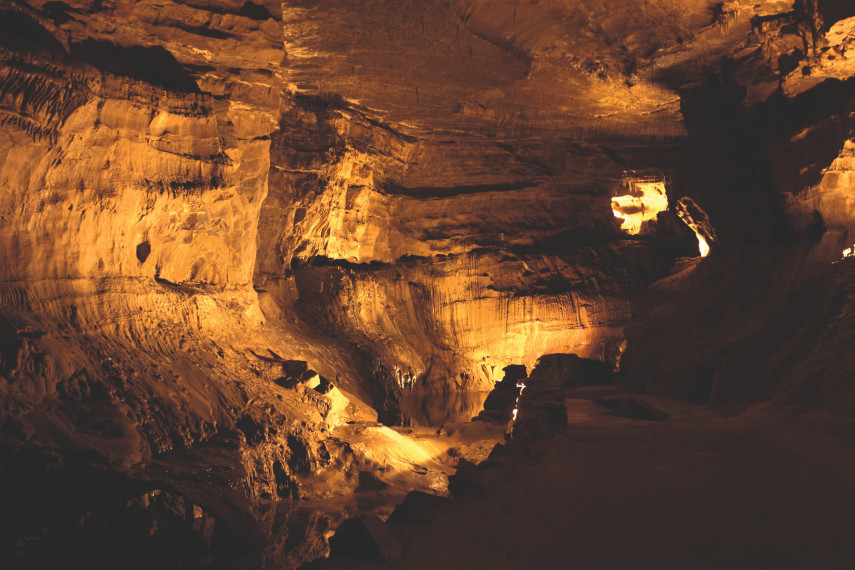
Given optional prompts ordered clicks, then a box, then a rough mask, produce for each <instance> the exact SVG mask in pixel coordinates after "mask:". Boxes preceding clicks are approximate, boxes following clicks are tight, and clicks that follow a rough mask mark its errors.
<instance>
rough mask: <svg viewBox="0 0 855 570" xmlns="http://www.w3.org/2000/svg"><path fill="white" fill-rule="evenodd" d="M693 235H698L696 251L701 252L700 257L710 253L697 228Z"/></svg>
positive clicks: (708, 246)
mask: <svg viewBox="0 0 855 570" xmlns="http://www.w3.org/2000/svg"><path fill="white" fill-rule="evenodd" d="M695 235H696V236H698V251H699V252H700V253H701V257H706V256H707V255H709V253H710V245H709V244H708V243H707V240H706V239H704V236H702V235H701V234H699V233H698V231H697V230H695Z"/></svg>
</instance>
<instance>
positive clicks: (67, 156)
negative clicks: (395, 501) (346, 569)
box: [0, 0, 855, 567]
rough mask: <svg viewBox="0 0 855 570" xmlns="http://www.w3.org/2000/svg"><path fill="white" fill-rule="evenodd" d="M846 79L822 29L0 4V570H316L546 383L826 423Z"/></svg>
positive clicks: (842, 390) (710, 6)
mask: <svg viewBox="0 0 855 570" xmlns="http://www.w3.org/2000/svg"><path fill="white" fill-rule="evenodd" d="M853 77H855V9H853V8H852V6H851V3H850V2H848V1H847V0H794V1H790V0H754V1H748V0H728V1H726V2H712V1H709V0H682V1H679V2H672V1H669V0H600V1H598V2H593V3H592V2H582V1H580V0H551V1H548V2H544V1H543V0H540V1H538V0H475V1H467V2H463V1H462V0H461V1H458V0H451V1H445V0H442V1H441V0H428V1H424V2H422V1H418V2H416V1H411V2H401V1H400V0H366V1H365V2H358V3H355V2H345V1H343V0H286V1H285V2H283V3H279V2H270V1H268V0H258V1H257V2H255V1H241V0H211V1H207V2H197V1H196V0H186V1H184V0H167V1H160V2H154V1H151V0H145V1H142V2H131V1H128V0H80V1H77V0H67V1H63V2H57V1H49V2H44V1H42V0H28V1H24V0H0V190H2V192H0V243H2V244H3V245H4V249H3V252H4V255H3V256H2V258H1V259H0V402H2V406H0V456H2V458H3V461H0V496H2V497H3V499H4V500H5V501H7V503H8V505H9V506H8V509H7V513H11V514H10V515H8V516H6V517H4V518H5V519H6V520H4V522H3V524H2V525H0V535H2V540H3V545H2V547H0V556H2V557H0V560H4V561H17V562H16V563H20V564H22V565H25V566H26V565H29V566H34V567H35V566H40V565H41V566H44V565H46V564H47V565H51V564H55V563H56V561H57V560H61V559H62V558H64V557H66V556H77V557H79V559H81V560H86V561H89V562H91V563H92V565H95V566H98V565H112V566H117V565H118V566H122V565H125V566H134V565H137V566H140V567H146V566H151V565H157V564H162V565H166V566H170V565H171V566H176V567H194V566H198V565H201V564H205V563H210V562H214V561H215V562H217V563H221V562H222V563H224V564H225V563H234V564H238V565H239V564H246V565H251V564H267V565H270V566H277V565H279V566H284V567H287V566H288V565H292V564H296V563H298V562H301V561H305V560H309V559H312V558H315V557H318V556H321V555H323V554H324V552H326V548H327V546H326V543H325V541H324V538H323V536H324V532H326V531H327V530H328V529H329V528H331V527H333V526H335V524H336V522H337V521H338V520H339V519H340V518H342V517H343V516H345V515H346V514H353V513H350V512H348V511H354V510H360V509H361V507H362V506H365V505H368V506H365V509H363V510H366V511H371V509H372V508H375V510H376V509H379V508H380V507H379V506H378V505H380V503H382V502H383V501H386V502H387V503H388V502H389V501H391V500H392V499H391V497H393V496H400V495H402V493H404V492H406V491H408V490H411V489H420V490H422V491H424V492H430V493H435V494H443V493H445V491H446V489H445V487H446V486H447V475H448V474H449V473H450V472H451V471H452V470H453V468H454V465H455V464H456V462H457V461H458V460H459V459H460V458H461V457H462V458H464V459H466V457H468V458H469V459H471V460H473V461H474V460H477V459H478V458H481V457H482V456H484V455H485V453H486V452H485V449H484V448H483V445H486V443H483V442H488V441H492V440H491V439H490V438H497V437H501V429H502V428H501V427H499V428H498V431H496V429H495V426H492V427H490V426H486V425H483V426H476V427H469V428H467V429H469V430H474V431H467V429H463V428H461V429H459V430H455V429H451V430H446V431H444V432H440V433H439V434H436V433H434V431H435V430H428V431H419V430H417V429H414V430H410V431H406V430H397V431H396V430H393V429H390V428H388V427H385V426H383V425H381V424H379V423H377V420H378V418H379V419H380V420H382V421H385V422H386V423H393V420H394V418H396V417H398V416H399V415H400V409H399V406H398V402H399V399H400V397H401V394H402V392H403V391H404V390H410V391H415V392H433V393H437V394H443V393H450V392H454V391H467V390H481V391H486V390H490V389H492V388H493V387H494V385H495V384H496V382H497V381H498V380H499V379H500V378H501V377H502V370H503V369H504V368H505V367H507V366H509V365H522V366H526V367H528V368H529V369H531V368H532V367H533V366H534V365H535V363H536V362H537V361H538V359H539V358H540V357H541V356H543V355H546V354H555V353H565V354H576V355H578V356H579V357H581V358H587V359H596V360H599V361H602V362H604V363H606V364H604V365H603V366H604V367H605V368H607V369H609V370H612V369H615V368H620V369H621V370H622V371H623V372H622V373H623V374H625V375H626V377H627V378H628V379H629V381H630V382H631V383H632V385H633V387H634V388H636V389H637V390H638V391H646V392H659V393H669V394H676V395H679V396H682V397H687V398H692V399H696V400H699V401H702V402H707V401H710V400H713V401H715V402H733V401H737V402H748V401H757V400H759V399H774V400H776V401H782V402H790V403H799V404H803V405H831V406H834V407H836V408H837V409H838V411H841V412H851V411H852V410H853V406H855V393H853V387H852V383H851V382H850V380H849V374H848V370H849V369H850V368H851V366H849V363H850V356H849V353H850V350H849V346H850V345H851V342H850V340H852V339H851V337H852V333H851V330H850V329H851V327H850V326H849V325H848V324H847V323H848V317H849V314H850V313H851V312H852V310H853V309H852V307H853V305H852V303H851V302H850V297H851V296H852V286H851V282H852V280H851V274H852V270H853V269H852V263H853V262H852V260H851V259H848V258H844V257H843V255H842V253H841V252H843V251H844V250H846V249H847V248H848V249H849V252H850V254H851V251H852V248H853V238H852V236H851V234H850V229H853V228H855V222H853V211H855V201H853V199H852V196H851V192H852V185H853V180H855V178H853V171H855V158H853V156H855V154H853V153H855V135H853V130H852V129H853V113H855V95H853V93H855V92H853V85H855V84H854V83H853V81H855V80H853V79H852V78H853ZM707 254H708V255H707ZM702 255H704V256H706V257H704V258H703V259H700V256H702ZM624 350H626V353H625V355H624ZM622 355H624V356H623V357H622ZM542 362H543V361H542ZM479 430H481V431H479ZM476 436H477V437H476ZM479 442H481V443H479ZM378 448H382V449H384V450H386V451H388V453H387V454H386V455H383V454H378V453H377V452H376V450H377V449H378ZM452 449H453V450H455V451H454V452H453V453H452V452H451V451H450V450H452ZM461 450H463V451H461ZM366 474H367V475H366ZM378 474H379V475H378ZM395 493H398V495H395ZM354 497H357V498H356V499H355V498H354ZM359 501H362V505H357V504H356V503H357V502H359ZM291 502H294V504H291ZM369 503H370V505H369ZM109 528H116V529H120V530H116V532H115V536H119V537H121V540H113V538H114V534H111V531H109V530H105V529H109ZM104 543H111V545H112V546H111V548H110V549H108V551H99V552H97V553H95V554H93V552H92V550H91V547H92V545H95V544H99V545H100V544H104ZM99 557H101V558H99Z"/></svg>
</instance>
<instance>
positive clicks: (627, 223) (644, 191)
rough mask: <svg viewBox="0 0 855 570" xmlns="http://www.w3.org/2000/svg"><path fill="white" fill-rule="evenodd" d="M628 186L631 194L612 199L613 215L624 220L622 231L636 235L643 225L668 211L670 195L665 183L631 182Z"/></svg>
mask: <svg viewBox="0 0 855 570" xmlns="http://www.w3.org/2000/svg"><path fill="white" fill-rule="evenodd" d="M628 185H629V194H626V195H624V196H615V197H614V198H612V213H613V214H614V216H615V217H616V218H620V219H622V220H623V222H622V223H621V225H620V229H622V230H624V231H625V232H627V233H629V234H632V235H635V234H637V233H639V232H640V231H641V224H642V223H644V222H646V221H648V220H655V219H656V214H658V213H659V212H663V211H665V210H667V209H668V195H667V194H666V193H665V183H664V182H651V181H646V182H640V181H637V180H630V181H629V182H628Z"/></svg>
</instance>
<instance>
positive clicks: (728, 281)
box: [626, 2, 855, 414]
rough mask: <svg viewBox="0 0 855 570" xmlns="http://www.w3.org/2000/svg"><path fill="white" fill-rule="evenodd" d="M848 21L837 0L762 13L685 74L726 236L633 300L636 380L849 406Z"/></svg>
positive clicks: (702, 195)
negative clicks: (732, 46)
mask: <svg viewBox="0 0 855 570" xmlns="http://www.w3.org/2000/svg"><path fill="white" fill-rule="evenodd" d="M817 10H818V11H817ZM849 11H850V12H851V10H849ZM823 18H825V19H823ZM835 18H839V19H835ZM853 25H855V20H853V18H852V14H851V13H848V12H847V11H846V9H843V8H842V4H836V3H833V2H829V3H822V2H820V3H817V4H806V5H801V4H798V3H797V4H796V5H794V6H793V8H792V9H791V10H787V11H771V12H760V13H759V14H758V15H757V16H755V18H754V19H753V21H752V35H751V36H749V40H750V41H749V43H748V44H747V46H746V47H744V48H743V49H742V50H741V51H740V52H738V53H737V54H734V55H732V56H731V58H729V59H727V60H725V62H724V64H723V65H722V66H721V67H720V68H718V69H716V70H715V72H714V73H712V74H711V75H710V76H709V77H708V78H707V79H706V81H705V82H703V83H695V84H693V85H690V86H687V88H686V90H685V92H684V93H683V101H684V115H685V116H686V121H687V127H688V128H689V132H690V141H691V144H692V146H693V149H694V150H693V154H694V156H695V157H696V163H695V168H694V169H695V171H696V172H695V174H694V175H693V176H694V177H695V179H696V180H697V182H696V184H694V188H695V196H696V197H697V198H698V199H699V200H700V201H701V202H702V203H704V204H705V206H706V208H707V211H708V212H709V215H710V220H711V223H712V225H713V226H715V229H716V233H717V235H718V237H719V238H720V244H719V245H720V248H719V249H718V251H714V252H713V254H712V255H710V257H709V258H707V259H705V260H704V261H703V262H702V263H700V264H697V265H695V266H692V267H691V268H689V269H688V270H686V271H683V272H679V273H676V274H674V275H672V276H669V277H668V278H666V279H664V280H662V281H660V282H657V283H656V284H654V285H653V286H652V287H651V288H650V289H648V291H647V292H646V293H645V294H644V295H643V296H642V298H641V300H640V302H639V304H638V305H637V308H636V319H635V320H634V322H633V324H632V325H631V326H630V327H628V328H627V331H626V332H627V338H628V341H629V349H628V354H627V364H629V365H630V366H631V368H632V377H633V379H634V382H635V384H636V386H637V387H638V388H639V389H642V390H647V391H650V392H654V393H663V392H664V393H677V394H679V395H681V396H683V397H687V398H691V399H694V400H696V401H701V402H707V401H711V402H714V403H716V404H722V405H726V404H731V403H742V404H745V403H748V402H756V401H758V400H767V399H771V400H773V401H777V402H779V403H784V404H789V405H793V406H797V407H811V406H817V405H822V406H827V407H830V408H832V409H835V410H837V411H840V412H843V413H847V414H848V413H851V410H852V403H853V400H852V387H851V382H849V381H848V379H847V377H848V375H847V374H846V373H844V372H843V369H844V368H846V367H847V366H848V362H849V357H848V356H847V354H846V351H845V350H844V348H843V347H844V346H846V345H848V344H849V343H850V340H851V337H850V334H849V333H848V332H847V331H846V329H845V328H844V327H842V326H841V325H842V322H844V321H845V319H846V315H848V314H849V313H850V311H851V307H850V301H849V296H850V293H849V290H850V289H851V286H850V282H851V277H850V273H851V268H850V260H849V259H847V258H844V255H843V253H842V252H843V251H844V249H846V248H848V247H849V246H850V244H849V242H850V241H852V237H851V233H850V228H851V226H852V217H851V194H852V184H851V178H850V169H851V164H850V154H851V146H852V137H853V130H852V129H853V109H855V107H853V104H855V91H853V88H854V87H853V83H852V76H853V68H852V65H851V61H852V55H853V52H852V51H851V45H852V41H853V35H852V33H853V32H852V30H853ZM725 64H726V65H725ZM734 141H739V142H737V143H734ZM690 176H691V175H690ZM654 338H655V339H656V340H655V341H653V340H652V339H654Z"/></svg>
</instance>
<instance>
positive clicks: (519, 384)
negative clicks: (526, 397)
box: [511, 382, 525, 421]
mask: <svg viewBox="0 0 855 570" xmlns="http://www.w3.org/2000/svg"><path fill="white" fill-rule="evenodd" d="M517 388H519V389H520V393H519V396H517V401H516V402H515V403H514V411H513V417H512V418H511V419H512V420H513V421H516V420H517V414H518V413H519V410H520V397H521V396H522V393H523V390H525V384H524V383H522V382H517Z"/></svg>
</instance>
